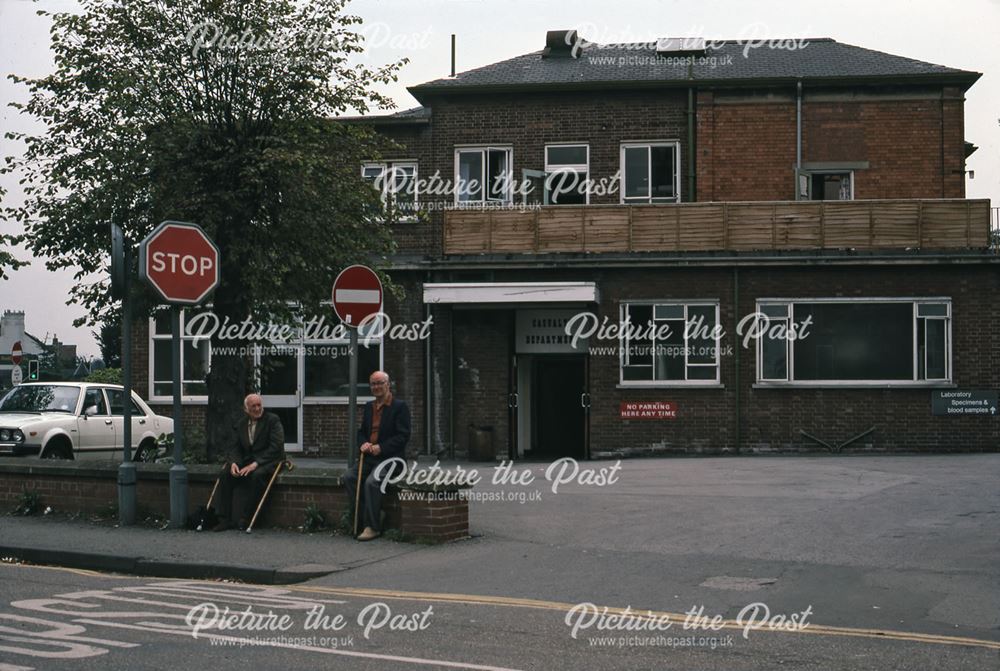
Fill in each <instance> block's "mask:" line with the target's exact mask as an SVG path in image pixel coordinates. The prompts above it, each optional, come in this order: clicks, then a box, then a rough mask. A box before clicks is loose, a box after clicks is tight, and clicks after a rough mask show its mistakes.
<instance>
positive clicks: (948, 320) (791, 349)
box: [755, 296, 954, 387]
mask: <svg viewBox="0 0 1000 671" xmlns="http://www.w3.org/2000/svg"><path fill="white" fill-rule="evenodd" d="M796 303H901V304H906V303H910V304H912V306H913V322H912V326H913V377H912V379H910V380H796V379H795V346H794V342H795V341H794V340H787V341H786V350H785V352H786V357H787V359H786V361H787V369H786V374H787V378H786V379H784V380H778V379H765V378H764V376H763V373H764V371H763V366H764V356H763V348H764V338H757V339H756V340H757V342H756V347H755V349H756V357H757V362H756V385H755V386H761V387H764V386H767V387H940V386H954V384H953V381H952V376H953V370H952V328H951V326H952V303H951V298H950V297H947V296H937V297H925V296H921V297H912V296H910V297H901V296H890V297H885V296H882V297H872V298H868V297H843V298H811V297H800V298H758V299H757V301H756V307H755V312H757V313H760V312H761V307H762V306H764V305H779V304H784V305H787V306H788V323H789V324H796V323H797V322H796V320H795V304H796ZM923 304H936V305H942V304H943V305H946V306H947V310H946V315H945V316H942V317H938V316H933V317H923V319H934V320H941V321H944V322H945V329H944V338H945V343H944V350H945V351H944V357H945V359H944V367H945V377H943V378H931V379H927V378H924V379H918V378H917V373H918V371H919V367H918V365H917V364H918V360H917V357H918V356H919V350H918V348H917V318H918V312H919V306H920V305H923ZM759 319H760V318H759V317H758V318H757V319H756V320H755V328H756V322H758V321H759ZM924 327H925V329H926V323H925V325H924ZM926 342H927V341H926V334H925V336H924V343H925V348H924V373H925V375H926V371H927V349H926Z"/></svg>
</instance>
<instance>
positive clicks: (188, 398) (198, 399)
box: [146, 308, 212, 404]
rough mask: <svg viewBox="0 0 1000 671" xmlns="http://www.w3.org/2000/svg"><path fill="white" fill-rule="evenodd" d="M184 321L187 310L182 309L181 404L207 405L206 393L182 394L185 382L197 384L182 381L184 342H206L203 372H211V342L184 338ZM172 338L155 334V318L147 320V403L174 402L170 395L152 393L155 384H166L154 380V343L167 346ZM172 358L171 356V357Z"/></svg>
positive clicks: (195, 338) (193, 337)
mask: <svg viewBox="0 0 1000 671" xmlns="http://www.w3.org/2000/svg"><path fill="white" fill-rule="evenodd" d="M206 309H207V308H206ZM167 315H168V316H170V313H169V312H168V313H167ZM170 319H171V320H173V317H172V316H170ZM186 319H187V309H182V310H181V320H180V325H181V402H183V403H196V404H197V403H208V394H207V393H206V394H184V383H185V382H198V380H185V379H184V341H185V340H188V341H197V340H206V341H207V342H208V348H207V350H208V351H207V352H206V355H205V372H206V374H207V373H209V372H211V370H212V342H211V340H210V339H208V338H198V337H196V336H186V335H184V330H185V324H186V321H185V320H186ZM171 323H172V321H171ZM172 338H173V336H172V335H171V334H170V333H167V334H165V335H164V334H157V333H156V318H155V317H150V318H149V333H148V338H147V342H148V347H149V356H148V357H147V358H148V361H147V364H148V366H149V378H148V379H149V389H148V393H147V394H146V399H147V401H148V402H149V403H171V402H172V401H173V400H174V397H173V396H172V395H171V396H163V395H156V394H154V393H153V391H154V389H155V388H156V387H155V385H156V383H157V382H168V380H156V379H155V378H154V369H155V366H154V362H155V361H156V352H155V350H154V347H155V346H154V342H155V341H161V342H165V343H167V345H171V340H172ZM171 346H172V345H171ZM172 356H173V355H172V354H171V357H172ZM172 365H173V364H172V363H171V366H172ZM169 382H170V383H171V384H173V383H174V380H169ZM206 385H207V383H206ZM206 390H207V386H206Z"/></svg>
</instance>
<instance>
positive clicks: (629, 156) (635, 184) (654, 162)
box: [621, 142, 681, 203]
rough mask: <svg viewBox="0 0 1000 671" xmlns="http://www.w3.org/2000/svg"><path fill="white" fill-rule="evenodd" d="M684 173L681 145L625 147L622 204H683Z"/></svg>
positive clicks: (622, 162) (651, 144) (642, 143)
mask: <svg viewBox="0 0 1000 671" xmlns="http://www.w3.org/2000/svg"><path fill="white" fill-rule="evenodd" d="M680 170H681V165H680V151H679V145H678V143H677V142H629V143H625V144H622V149H621V182H622V183H621V193H622V195H621V199H622V202H623V203H676V202H680V181H679V177H680Z"/></svg>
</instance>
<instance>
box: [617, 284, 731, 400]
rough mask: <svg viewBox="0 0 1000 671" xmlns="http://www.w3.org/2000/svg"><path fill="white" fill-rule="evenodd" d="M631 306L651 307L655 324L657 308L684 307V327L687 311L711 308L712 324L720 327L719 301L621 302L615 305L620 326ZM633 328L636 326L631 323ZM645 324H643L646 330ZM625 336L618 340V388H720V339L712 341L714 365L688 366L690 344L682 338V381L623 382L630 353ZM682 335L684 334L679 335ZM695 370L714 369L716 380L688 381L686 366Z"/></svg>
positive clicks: (653, 358)
mask: <svg viewBox="0 0 1000 671" xmlns="http://www.w3.org/2000/svg"><path fill="white" fill-rule="evenodd" d="M630 305H649V306H652V307H653V314H654V319H653V321H654V324H655V322H656V319H655V314H656V306H671V307H677V306H680V307H683V308H684V324H685V328H686V325H687V323H688V309H689V308H691V307H711V308H714V309H715V324H716V326H718V325H719V324H721V321H720V318H721V315H720V311H719V300H718V299H704V298H691V299H676V298H670V299H639V300H623V301H621V302H620V303H619V304H618V320H619V322H618V323H619V324H622V323H623V322H624V320H625V316H626V311H627V310H628V307H629V306H630ZM633 326H635V325H634V324H633ZM646 326H648V325H645V324H644V325H643V327H644V328H645V327H646ZM625 335H626V334H625V333H622V334H621V335H620V336H619V338H618V345H619V347H618V386H619V387H620V388H628V387H655V388H669V387H719V386H721V384H722V382H721V379H722V378H721V375H722V362H721V360H720V359H721V357H720V349H721V343H720V341H719V340H716V341H715V363H714V364H696V363H691V364H689V363H688V355H689V354H690V351H689V350H690V345H689V344H688V340H687V338H685V339H684V344H683V345H682V346H683V347H684V350H685V351H684V377H685V379H683V380H626V379H625V366H626V361H627V358H628V354H629V343H628V339H627V338H626V337H625ZM682 335H683V334H682ZM651 346H652V347H653V348H654V349H655V347H656V339H655V338H654V339H653V340H652V341H651ZM689 365H691V366H696V367H699V368H701V367H704V368H709V367H714V368H715V378H714V379H709V380H688V379H686V378H687V375H688V366H689ZM652 368H653V371H652V374H655V372H656V353H655V351H654V352H653V355H652Z"/></svg>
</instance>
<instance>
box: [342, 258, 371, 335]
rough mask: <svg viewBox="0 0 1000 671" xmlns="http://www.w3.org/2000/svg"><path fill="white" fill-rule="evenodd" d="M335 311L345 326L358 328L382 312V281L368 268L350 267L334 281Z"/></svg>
mask: <svg viewBox="0 0 1000 671" xmlns="http://www.w3.org/2000/svg"><path fill="white" fill-rule="evenodd" d="M333 310H334V312H336V313H337V316H338V317H340V320H341V321H342V322H344V323H345V324H349V325H351V326H357V325H358V324H360V323H361V322H363V321H364V320H365V319H367V318H368V317H370V316H371V315H374V314H376V313H378V312H381V311H382V281H381V280H379V278H378V275H376V274H375V271H374V270H372V269H371V268H369V267H368V266H348V267H347V268H344V269H343V270H341V271H340V274H339V275H337V279H336V280H334V281H333Z"/></svg>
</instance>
